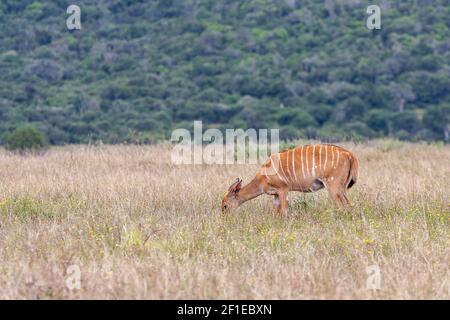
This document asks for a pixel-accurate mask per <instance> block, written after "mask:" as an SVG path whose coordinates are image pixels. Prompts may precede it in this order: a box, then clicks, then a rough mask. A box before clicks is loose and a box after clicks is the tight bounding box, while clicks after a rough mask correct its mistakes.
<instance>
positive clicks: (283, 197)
mask: <svg viewBox="0 0 450 320" xmlns="http://www.w3.org/2000/svg"><path fill="white" fill-rule="evenodd" d="M273 206H274V208H275V209H276V211H277V212H278V214H279V215H282V216H284V217H285V216H287V208H288V203H287V192H285V191H283V192H279V193H278V194H276V195H275V196H274V198H273Z"/></svg>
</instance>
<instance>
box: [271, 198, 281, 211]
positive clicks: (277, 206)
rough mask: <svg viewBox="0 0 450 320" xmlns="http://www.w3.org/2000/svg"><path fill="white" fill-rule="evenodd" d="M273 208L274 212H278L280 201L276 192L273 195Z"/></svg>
mask: <svg viewBox="0 0 450 320" xmlns="http://www.w3.org/2000/svg"><path fill="white" fill-rule="evenodd" d="M272 204H273V209H274V211H275V212H278V213H279V212H280V211H281V202H280V197H279V196H278V195H277V194H276V195H274V196H273V201H272Z"/></svg>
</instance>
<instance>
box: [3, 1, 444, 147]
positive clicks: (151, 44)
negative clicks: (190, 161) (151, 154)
mask: <svg viewBox="0 0 450 320" xmlns="http://www.w3.org/2000/svg"><path fill="white" fill-rule="evenodd" d="M373 3H375V4H379V5H380V6H381V8H382V29H381V30H374V31H370V30H368V29H367V28H366V27H365V21H366V18H367V17H368V15H367V13H366V8H367V5H368V4H373ZM78 5H79V6H80V7H81V12H82V17H81V18H82V30H81V31H69V30H67V29H66V24H65V21H66V18H67V15H66V8H67V6H68V2H67V1H62V0H57V1H44V0H2V1H1V3H0V28H1V30H2V37H1V38H0V49H1V50H0V135H1V134H2V133H4V132H11V131H12V130H14V128H16V127H17V126H20V125H23V124H26V123H31V124H33V125H35V126H36V127H38V128H39V129H40V130H41V131H42V132H44V133H45V135H46V136H47V137H48V138H49V141H50V143H52V144H61V143H78V142H87V141H92V140H103V141H104V142H112V143H114V142H119V141H121V142H123V141H128V142H152V141H155V140H157V139H161V138H167V137H169V136H170V132H171V130H173V129H174V128H177V127H190V126H192V121H193V120H196V119H201V120H203V121H204V124H205V126H211V127H217V128H222V129H223V128H230V127H232V128H234V127H244V128H245V127H253V128H259V127H264V128H276V127H279V128H281V136H282V137H284V138H297V137H308V138H321V139H338V138H343V137H356V138H358V137H379V136H385V135H389V136H395V137H398V138H401V139H409V140H416V139H426V140H443V139H445V138H447V139H448V135H449V131H450V125H449V109H450V65H449V63H450V1H448V0H436V1H427V0H421V1H412V0H411V1H385V0H384V1H373V2H370V3H369V2H368V1H360V0H352V1H349V0H336V1H329V0H326V1H314V0H305V1H297V0H285V1H283V0H280V1H270V0H248V1H232V0H227V1H225V0H183V1H182V0H170V1H169V0H160V1H153V0H147V1H145V0H141V1H139V0H136V1H129V0H127V1H123V0H98V1H94V0H85V1H79V3H78Z"/></svg>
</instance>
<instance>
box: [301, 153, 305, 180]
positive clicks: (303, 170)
mask: <svg viewBox="0 0 450 320" xmlns="http://www.w3.org/2000/svg"><path fill="white" fill-rule="evenodd" d="M300 162H301V163H302V174H303V179H305V169H303V146H302V148H301V149H300Z"/></svg>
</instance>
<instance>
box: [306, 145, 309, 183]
mask: <svg viewBox="0 0 450 320" xmlns="http://www.w3.org/2000/svg"><path fill="white" fill-rule="evenodd" d="M308 148H309V146H306V150H305V159H306V174H307V175H308V176H309V171H308Z"/></svg>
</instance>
